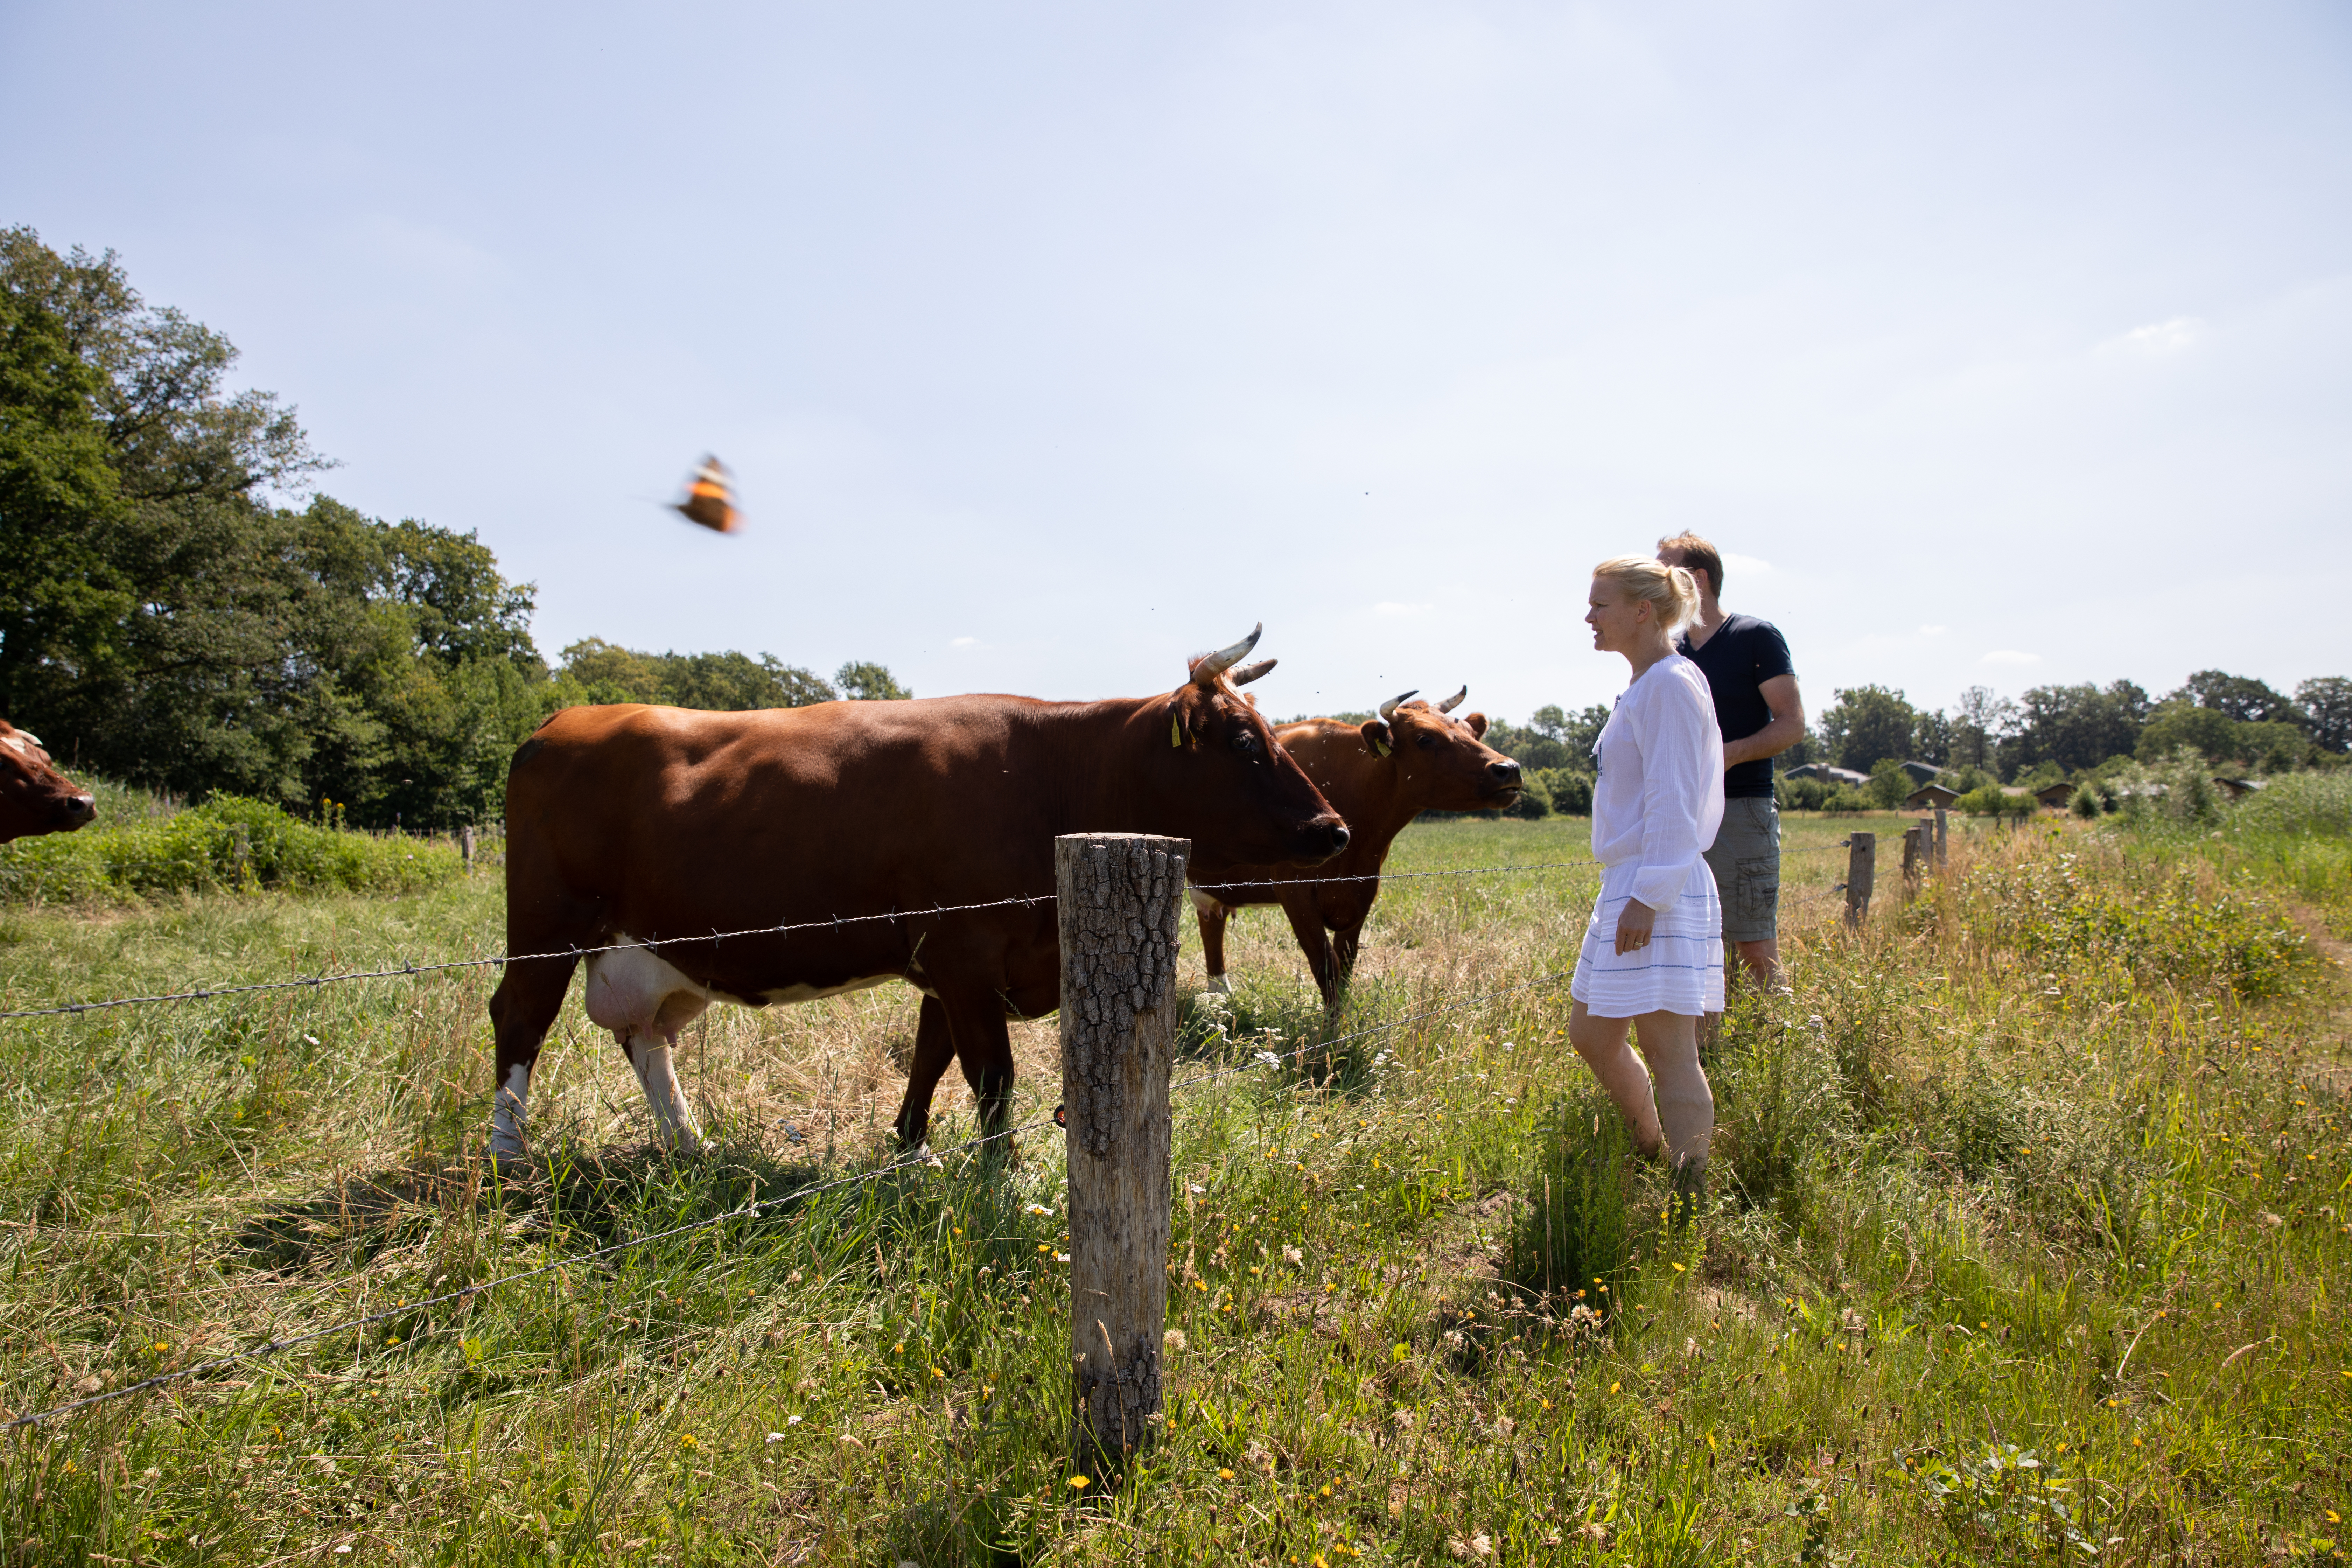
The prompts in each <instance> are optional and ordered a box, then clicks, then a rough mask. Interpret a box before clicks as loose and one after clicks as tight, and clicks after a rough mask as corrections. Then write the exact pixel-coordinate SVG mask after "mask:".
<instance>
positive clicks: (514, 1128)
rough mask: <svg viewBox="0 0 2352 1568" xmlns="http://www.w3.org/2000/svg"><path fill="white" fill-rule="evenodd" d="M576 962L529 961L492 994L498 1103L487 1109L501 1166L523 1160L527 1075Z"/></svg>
mask: <svg viewBox="0 0 2352 1568" xmlns="http://www.w3.org/2000/svg"><path fill="white" fill-rule="evenodd" d="M578 963H579V960H577V959H575V958H571V957H563V958H532V959H525V960H523V961H521V962H520V963H509V964H508V965H507V969H506V973H505V974H503V975H502V976H500V977H499V988H498V989H497V990H496V991H494V992H492V993H491V994H490V1027H491V1030H492V1032H493V1034H494V1035H495V1037H496V1038H497V1048H498V1055H497V1058H496V1066H495V1068H493V1072H494V1075H495V1078H496V1083H497V1090H498V1093H497V1098H496V1100H494V1101H493V1102H492V1104H491V1108H490V1158H491V1159H492V1160H494V1161H497V1162H499V1163H505V1162H508V1161H520V1160H521V1159H522V1158H523V1157H524V1152H525V1151H524V1148H523V1128H524V1126H525V1123H526V1118H527V1116H528V1114H529V1111H530V1070H531V1068H533V1067H534V1066H536V1065H537V1064H538V1062H539V1048H540V1047H541V1045H543V1044H545V1043H546V1040H547V1031H548V1027H549V1026H550V1025H551V1024H553V1023H554V1022H555V1016H556V1015H557V1014H558V1013H560V1012H562V1010H563V994H564V993H565V992H566V991H568V990H569V989H571V986H572V969H573V968H574V967H575V966H576V965H577V964H578Z"/></svg>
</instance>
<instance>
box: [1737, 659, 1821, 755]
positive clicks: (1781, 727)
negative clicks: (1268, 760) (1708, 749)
mask: <svg viewBox="0 0 2352 1568" xmlns="http://www.w3.org/2000/svg"><path fill="white" fill-rule="evenodd" d="M1757 690H1758V692H1759V693H1760V694H1761V695H1762V696H1763V699H1764V706H1766V707H1767V708H1769V709H1770V710H1772V721H1771V722H1770V723H1769V724H1767V725H1765V726H1764V728H1762V729H1761V730H1759V731H1756V733H1754V734H1753V735H1743V736H1741V737H1740V738H1739V739H1738V740H1737V741H1726V742H1724V743H1723V765H1724V766H1725V767H1730V766H1732V765H1733V764H1734V763H1752V762H1755V761H1757V760H1758V759H1759V758H1762V757H1777V756H1779V755H1780V753H1781V752H1785V751H1787V750H1788V749H1789V748H1790V747H1791V746H1793V745H1795V744H1796V743H1797V742H1799V741H1801V740H1802V739H1803V738H1804V734H1805V700H1804V699H1803V698H1802V697H1801V696H1799V695H1798V694H1797V678H1796V677H1795V676H1793V675H1776V676H1774V677H1773V678H1772V679H1769V680H1768V681H1766V682H1764V683H1763V684H1762V685H1761V686H1759V687H1758V688H1757Z"/></svg>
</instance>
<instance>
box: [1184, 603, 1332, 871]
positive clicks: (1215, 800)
mask: <svg viewBox="0 0 2352 1568" xmlns="http://www.w3.org/2000/svg"><path fill="white" fill-rule="evenodd" d="M1264 630H1265V627H1264V626H1258V627H1255V628H1254V629H1253V630H1252V631H1251V632H1250V635H1249V636H1247V637H1244V638H1243V639H1242V640H1241V641H1239V642H1237V643H1235V644H1234V646H1233V647H1228V648H1220V649H1219V650H1218V651H1217V652H1215V653H1212V654H1203V655H1202V656H1201V657H1200V658H1195V659H1193V660H1192V664H1191V679H1187V680H1186V681H1185V682H1184V684H1183V685H1181V686H1180V687H1178V688H1177V689H1175V690H1173V691H1171V692H1170V693H1169V694H1168V697H1167V700H1166V701H1165V702H1163V703H1159V704H1154V705H1152V706H1151V708H1150V711H1154V712H1156V714H1157V718H1156V719H1155V721H1154V723H1153V728H1154V731H1155V733H1154V736H1153V739H1152V741H1151V742H1150V746H1151V750H1152V751H1153V752H1156V753H1157V754H1158V755H1159V756H1160V758H1161V759H1162V763H1161V765H1160V767H1158V768H1156V769H1154V770H1153V773H1154V776H1155V778H1156V779H1158V780H1159V781H1160V783H1161V785H1162V790H1163V794H1162V799H1161V801H1160V805H1161V808H1162V809H1161V811H1160V813H1159V814H1158V815H1160V816H1162V817H1163V818H1164V819H1165V820H1168V821H1170V822H1171V823H1182V824H1184V825H1185V826H1182V827H1181V828H1170V829H1163V830H1161V831H1174V832H1180V833H1181V834H1182V835H1183V836H1184V837H1189V838H1191V839H1192V852H1193V857H1194V858H1195V859H1199V860H1204V861H1205V860H1220V861H1240V862H1245V863H1258V864H1263V863H1270V862H1277V861H1303V862H1307V863H1309V864H1312V863H1314V862H1316V861H1320V860H1328V859H1329V858H1331V857H1332V856H1334V855H1337V854H1338V853H1339V851H1340V850H1342V849H1345V848H1346V847H1348V825H1347V824H1346V823H1344V822H1342V821H1340V820H1339V813H1338V812H1336V811H1334V810H1332V809H1331V803H1330V802H1329V801H1328V800H1325V799H1324V798H1323V793H1322V791H1320V790H1318V789H1317V788H1316V787H1315V784H1314V782H1313V781H1312V780H1310V779H1309V778H1308V777H1307V774H1306V773H1305V771H1304V770H1302V769H1301V768H1300V767H1299V765H1298V764H1297V762H1295V761H1293V760H1292V758H1291V755H1290V753H1289V752H1286V751H1284V750H1283V749H1282V742H1280V741H1279V740H1277V739H1276V736H1275V733H1274V727H1273V726H1272V725H1270V724H1268V723H1267V722H1266V721H1265V717H1264V716H1263V715H1261V714H1260V713H1259V712H1258V710H1257V705H1256V704H1255V703H1254V702H1252V701H1251V700H1249V699H1248V698H1246V697H1244V696H1243V695H1242V693H1241V691H1240V688H1241V687H1243V686H1244V685H1247V684H1248V683H1249V682H1251V681H1253V680H1255V679H1257V678H1258V677H1259V676H1262V675H1264V674H1265V672H1266V671H1267V670H1269V669H1272V668H1274V660H1272V659H1270V658H1263V659H1260V660H1258V661H1257V662H1256V663H1255V664H1241V663H1240V660H1241V658H1242V656H1243V655H1244V654H1246V653H1248V652H1249V651H1250V649H1251V648H1253V647H1256V646H1257V639H1258V635H1259V633H1261V632H1263V631H1264Z"/></svg>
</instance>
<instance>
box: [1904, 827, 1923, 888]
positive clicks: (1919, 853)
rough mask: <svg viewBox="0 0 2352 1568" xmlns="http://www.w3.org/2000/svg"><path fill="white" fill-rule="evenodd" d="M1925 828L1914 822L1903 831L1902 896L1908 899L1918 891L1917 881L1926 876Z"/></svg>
mask: <svg viewBox="0 0 2352 1568" xmlns="http://www.w3.org/2000/svg"><path fill="white" fill-rule="evenodd" d="M1927 854H1928V844H1927V825H1926V824H1925V823H1918V822H1915V823H1913V824H1912V825H1911V826H1908V827H1906V828H1905V829H1904V830H1903V896H1904V897H1905V898H1906V899H1908V898H1909V897H1910V896H1911V895H1912V894H1914V893H1916V892H1917V891H1918V890H1919V879H1921V878H1923V877H1925V876H1926V875H1927Z"/></svg>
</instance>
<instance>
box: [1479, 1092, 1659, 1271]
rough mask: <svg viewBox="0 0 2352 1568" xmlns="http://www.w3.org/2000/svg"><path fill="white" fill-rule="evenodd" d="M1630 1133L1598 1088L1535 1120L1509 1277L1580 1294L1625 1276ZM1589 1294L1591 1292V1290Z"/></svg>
mask: <svg viewBox="0 0 2352 1568" xmlns="http://www.w3.org/2000/svg"><path fill="white" fill-rule="evenodd" d="M1632 1158H1633V1140H1632V1139H1631V1138H1630V1137H1629V1136H1627V1134H1626V1131H1625V1123H1624V1121H1623V1120H1622V1118H1620V1117H1619V1116H1618V1114H1617V1108H1616V1107H1615V1106H1613V1105H1612V1104H1610V1103H1609V1100H1608V1099H1607V1097H1606V1096H1604V1095H1602V1094H1601V1093H1600V1092H1599V1091H1598V1090H1597V1089H1596V1090H1591V1091H1588V1092H1586V1093H1584V1094H1581V1095H1579V1096H1578V1097H1576V1098H1575V1099H1573V1100H1562V1101H1560V1102H1559V1103H1557V1104H1555V1105H1554V1106H1553V1107H1552V1108H1551V1109H1550V1110H1549V1111H1547V1112H1546V1113H1545V1115H1544V1117H1543V1120H1542V1121H1539V1122H1538V1124H1537V1126H1536V1138H1535V1159H1534V1161H1533V1164H1532V1169H1530V1170H1529V1171H1528V1174H1527V1176H1526V1178H1525V1183H1524V1184H1523V1185H1522V1186H1521V1187H1520V1189H1519V1191H1520V1195H1521V1196H1522V1197H1523V1198H1524V1199H1525V1200H1526V1201H1525V1202H1523V1203H1522V1204H1520V1205H1519V1214H1518V1223H1517V1226H1514V1227H1513V1229H1512V1232H1511V1255H1510V1261H1509V1276H1510V1279H1511V1282H1512V1283H1513V1284H1515V1285H1518V1286H1520V1287H1521V1288H1523V1289H1528V1290H1534V1291H1539V1292H1542V1293H1544V1294H1546V1295H1549V1294H1551V1293H1553V1292H1555V1291H1558V1292H1561V1293H1569V1294H1576V1295H1582V1294H1583V1293H1584V1292H1587V1291H1590V1290H1591V1289H1592V1288H1593V1286H1594V1285H1595V1284H1596V1283H1598V1282H1601V1281H1603V1280H1610V1281H1613V1280H1616V1279H1621V1278H1622V1277H1623V1274H1624V1272H1625V1266H1626V1264H1627V1263H1628V1262H1629V1261H1630V1260H1631V1259H1632V1258H1633V1219H1632V1215H1631V1213H1630V1209H1631V1205H1630V1203H1629V1202H1628V1199H1627V1196H1626V1181H1627V1171H1626V1162H1627V1161H1629V1160H1631V1159H1632ZM1587 1299H1588V1300H1595V1299H1596V1298H1591V1297H1588V1298H1587Z"/></svg>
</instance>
